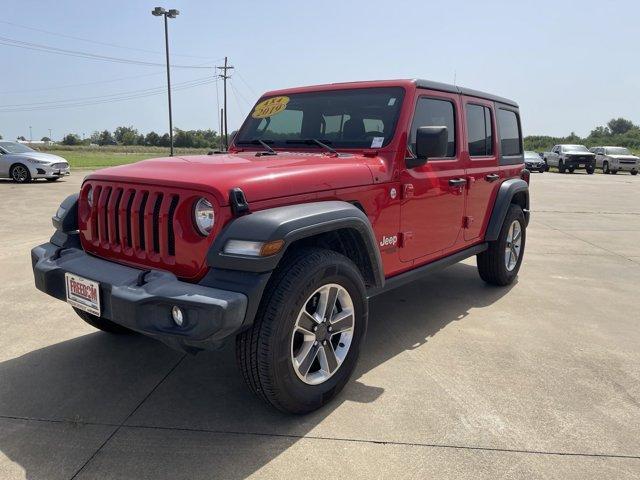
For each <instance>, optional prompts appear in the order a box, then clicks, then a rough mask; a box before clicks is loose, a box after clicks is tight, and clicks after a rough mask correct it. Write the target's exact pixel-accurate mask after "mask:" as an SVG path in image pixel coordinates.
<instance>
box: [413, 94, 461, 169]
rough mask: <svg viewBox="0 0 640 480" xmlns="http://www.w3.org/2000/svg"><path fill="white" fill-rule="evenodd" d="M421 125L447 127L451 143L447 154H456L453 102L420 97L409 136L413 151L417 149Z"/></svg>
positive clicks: (448, 155) (451, 155)
mask: <svg viewBox="0 0 640 480" xmlns="http://www.w3.org/2000/svg"><path fill="white" fill-rule="evenodd" d="M419 127H447V133H448V135H449V139H448V140H449V143H448V145H447V155H446V156H447V157H455V156H456V122H455V115H454V110H453V103H452V102H450V101H449V100H437V99H435V98H424V97H421V98H419V99H418V103H417V104H416V111H415V114H414V116H413V123H412V124H411V136H410V138H409V148H410V149H411V151H412V152H415V151H416V131H417V130H418V128H419Z"/></svg>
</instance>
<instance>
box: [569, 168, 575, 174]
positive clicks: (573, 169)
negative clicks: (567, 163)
mask: <svg viewBox="0 0 640 480" xmlns="http://www.w3.org/2000/svg"><path fill="white" fill-rule="evenodd" d="M568 170H569V173H573V172H575V171H576V167H569V168H568Z"/></svg>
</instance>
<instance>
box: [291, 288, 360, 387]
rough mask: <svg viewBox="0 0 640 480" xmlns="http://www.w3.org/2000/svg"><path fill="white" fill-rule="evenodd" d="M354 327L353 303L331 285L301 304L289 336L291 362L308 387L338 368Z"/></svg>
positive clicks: (321, 381)
mask: <svg viewBox="0 0 640 480" xmlns="http://www.w3.org/2000/svg"><path fill="white" fill-rule="evenodd" d="M354 327H355V311H354V306H353V300H352V299H351V296H350V295H349V292H347V290H346V289H345V288H344V287H342V286H340V285H338V284H335V283H330V284H327V285H323V286H322V287H320V288H318V289H317V290H316V291H315V292H313V293H312V294H311V296H309V298H308V299H307V301H306V302H305V303H304V305H303V306H302V308H301V309H300V312H299V313H298V318H297V319H296V323H295V325H294V327H293V333H292V335H291V363H292V365H293V369H294V371H295V372H296V375H297V376H298V378H299V379H300V380H302V381H303V382H304V383H306V384H308V385H320V384H321V383H324V382H326V381H327V380H329V379H330V378H331V377H332V376H333V375H334V374H335V373H336V372H337V371H338V370H339V369H340V367H341V366H342V364H343V363H344V361H345V359H346V358H347V354H348V353H349V349H350V348H351V344H352V341H353V333H354Z"/></svg>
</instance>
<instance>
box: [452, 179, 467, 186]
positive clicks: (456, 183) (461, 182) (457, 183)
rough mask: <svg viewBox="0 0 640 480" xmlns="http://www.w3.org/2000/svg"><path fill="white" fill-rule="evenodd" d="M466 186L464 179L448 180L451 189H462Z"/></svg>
mask: <svg viewBox="0 0 640 480" xmlns="http://www.w3.org/2000/svg"><path fill="white" fill-rule="evenodd" d="M466 184H467V180H466V179H464V178H452V179H451V180H449V185H451V186H452V187H464V186H465V185H466Z"/></svg>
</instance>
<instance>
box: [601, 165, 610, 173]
mask: <svg viewBox="0 0 640 480" xmlns="http://www.w3.org/2000/svg"><path fill="white" fill-rule="evenodd" d="M602 173H604V174H605V175H609V174H610V173H611V170H609V162H604V163H603V164H602Z"/></svg>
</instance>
